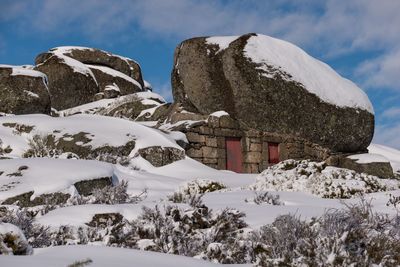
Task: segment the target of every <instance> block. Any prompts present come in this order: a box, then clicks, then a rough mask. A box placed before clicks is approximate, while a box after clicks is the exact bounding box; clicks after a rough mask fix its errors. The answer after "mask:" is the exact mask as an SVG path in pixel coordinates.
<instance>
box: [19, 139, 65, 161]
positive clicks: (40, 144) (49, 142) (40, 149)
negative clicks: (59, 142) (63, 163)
mask: <svg viewBox="0 0 400 267" xmlns="http://www.w3.org/2000/svg"><path fill="white" fill-rule="evenodd" d="M28 145H29V149H28V150H27V151H25V153H24V154H23V155H22V157H23V158H34V157H48V158H58V157H59V156H60V155H61V154H62V153H63V152H62V151H61V150H59V149H57V148H56V147H55V144H54V138H51V137H50V136H47V135H39V134H36V135H34V136H33V137H32V138H31V139H29V141H28Z"/></svg>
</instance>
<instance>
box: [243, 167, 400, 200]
mask: <svg viewBox="0 0 400 267" xmlns="http://www.w3.org/2000/svg"><path fill="white" fill-rule="evenodd" d="M399 187H400V182H399V181H398V180H391V179H380V178H378V177H376V176H372V175H368V174H365V173H361V174H360V173H356V172H355V171H352V170H348V169H342V168H335V167H327V166H326V164H325V163H324V162H312V161H309V160H301V161H298V160H286V161H283V162H280V163H278V164H276V165H274V166H271V167H269V168H267V169H266V170H264V171H263V172H262V173H261V174H260V175H259V176H258V177H257V178H256V182H255V184H253V185H252V186H250V188H251V189H253V190H258V191H262V190H278V191H303V192H304V191H306V192H310V193H312V194H314V195H318V196H321V197H323V198H351V197H354V196H357V195H358V194H364V193H373V192H380V191H387V190H395V189H398V188H399Z"/></svg>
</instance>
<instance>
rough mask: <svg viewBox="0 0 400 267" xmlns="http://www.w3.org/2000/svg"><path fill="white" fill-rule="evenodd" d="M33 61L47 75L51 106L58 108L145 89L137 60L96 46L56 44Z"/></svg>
mask: <svg viewBox="0 0 400 267" xmlns="http://www.w3.org/2000/svg"><path fill="white" fill-rule="evenodd" d="M35 64H36V67H35V69H37V70H39V71H42V72H43V73H45V74H46V75H47V76H48V78H49V90H50V94H51V101H52V106H53V107H54V108H56V109H59V110H60V109H66V108H71V107H75V106H79V105H82V104H85V103H89V102H92V101H94V100H96V99H99V98H104V97H117V96H118V95H126V94H131V93H135V92H139V91H142V90H143V88H144V84H143V79H142V73H141V70H140V66H139V64H138V63H136V62H134V61H133V60H130V59H128V58H123V57H120V56H117V55H113V54H111V53H108V52H105V51H101V50H98V49H93V48H86V47H58V48H54V49H51V50H50V51H49V52H45V53H42V54H40V55H38V56H37V57H36V60H35ZM110 86H112V87H113V90H108V91H107V89H110ZM106 91H107V92H106Z"/></svg>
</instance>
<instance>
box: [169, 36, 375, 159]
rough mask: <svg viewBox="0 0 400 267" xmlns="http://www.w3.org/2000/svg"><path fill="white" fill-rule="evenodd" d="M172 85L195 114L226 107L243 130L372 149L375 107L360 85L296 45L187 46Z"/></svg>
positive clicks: (211, 41)
mask: <svg viewBox="0 0 400 267" xmlns="http://www.w3.org/2000/svg"><path fill="white" fill-rule="evenodd" d="M172 88H173V96H174V100H175V101H176V102H178V103H181V104H182V105H183V107H184V108H185V109H186V110H188V111H190V112H195V113H201V114H210V113H213V112H215V111H219V110H224V111H226V112H228V113H229V114H231V116H233V117H234V118H235V119H237V120H238V121H239V122H240V123H241V127H242V128H245V129H251V128H253V129H257V130H261V131H266V132H276V133H282V134H289V135H294V136H297V137H301V138H305V139H307V140H310V141H312V142H314V143H317V144H320V145H323V146H325V147H328V148H330V149H332V150H333V151H341V152H353V151H363V150H366V148H367V146H368V145H369V143H370V141H371V139H372V136H373V132H374V114H373V108H372V105H371V103H370V101H369V99H368V97H367V95H366V94H365V93H364V92H363V91H362V90H361V89H360V88H358V87H357V86H356V85H355V84H353V83H352V82H351V81H349V80H347V79H345V78H343V77H341V76H340V75H338V74H337V73H336V72H335V71H334V70H333V69H331V68H330V67H329V66H328V65H326V64H324V63H322V62H321V61H319V60H317V59H315V58H313V57H311V56H309V55H308V54H307V53H306V52H304V51H303V50H301V49H300V48H298V47H297V46H295V45H293V44H290V43H288V42H285V41H282V40H278V39H275V38H271V37H268V36H264V35H257V34H246V35H243V36H240V37H238V36H230V37H210V38H207V37H200V38H193V39H189V40H186V41H184V42H182V43H181V44H180V45H179V46H178V47H177V48H176V50H175V57H174V69H173V72H172ZM205 96H206V97H205Z"/></svg>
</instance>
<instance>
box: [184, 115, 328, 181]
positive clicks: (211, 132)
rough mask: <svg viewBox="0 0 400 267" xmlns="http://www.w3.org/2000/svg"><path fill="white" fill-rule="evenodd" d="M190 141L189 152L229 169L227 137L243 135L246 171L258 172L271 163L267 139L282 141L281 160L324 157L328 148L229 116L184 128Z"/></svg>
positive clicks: (320, 159) (203, 161) (276, 141)
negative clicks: (246, 124) (245, 126)
mask: <svg viewBox="0 0 400 267" xmlns="http://www.w3.org/2000/svg"><path fill="white" fill-rule="evenodd" d="M183 131H184V132H185V133H186V137H187V139H188V141H189V145H188V146H187V147H186V154H187V155H188V156H189V157H191V158H193V159H195V160H198V161H200V162H202V163H203V164H206V165H208V166H209V167H212V168H215V169H220V170H224V169H226V147H225V146H226V144H225V138H226V137H239V138H241V145H242V157H243V166H242V167H243V168H242V169H243V172H245V173H259V172H261V171H263V170H264V169H265V168H267V167H268V166H269V163H268V142H273V143H279V156H280V160H285V159H289V158H293V159H303V158H309V159H314V160H319V161H322V160H325V159H326V158H327V157H329V150H328V149H325V148H322V147H321V146H319V145H316V144H313V143H311V142H309V141H306V140H302V139H299V138H295V137H292V136H289V135H280V134H276V133H268V132H261V131H256V130H252V129H250V130H244V129H241V127H240V125H239V124H238V123H237V121H235V120H234V119H232V118H231V117H229V116H222V117H213V116H211V117H209V118H208V120H205V121H203V123H201V124H200V125H199V124H197V125H196V126H194V127H191V128H189V129H185V130H183Z"/></svg>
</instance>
